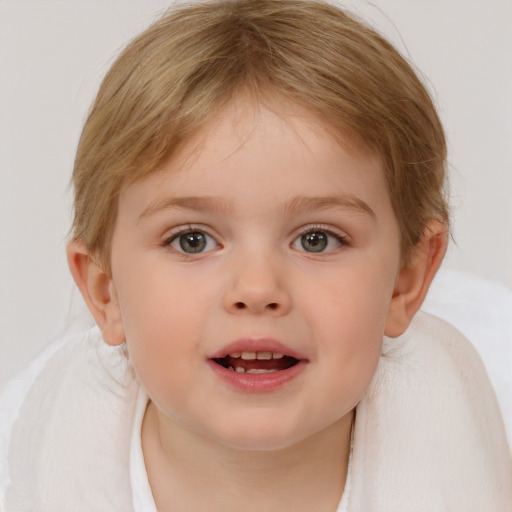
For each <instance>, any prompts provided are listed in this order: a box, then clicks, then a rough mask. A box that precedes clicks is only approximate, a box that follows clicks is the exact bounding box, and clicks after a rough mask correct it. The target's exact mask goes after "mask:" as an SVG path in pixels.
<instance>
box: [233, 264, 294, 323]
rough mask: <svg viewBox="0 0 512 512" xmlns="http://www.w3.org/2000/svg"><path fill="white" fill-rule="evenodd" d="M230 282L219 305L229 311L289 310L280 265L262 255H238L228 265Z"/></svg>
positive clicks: (275, 313)
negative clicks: (239, 256)
mask: <svg viewBox="0 0 512 512" xmlns="http://www.w3.org/2000/svg"><path fill="white" fill-rule="evenodd" d="M230 273H231V274H232V279H231V285H230V287H229V288H228V290H227V291H226V292H225V294H224V298H223V306H224V309H225V310H226V311H228V312H229V313H231V314H248V313H249V314H253V315H261V314H268V315H272V316H282V315H286V314H287V313H289V311H290V309H291V307H292V300H291V296H290V294H289V291H288V289H287V287H286V285H285V281H286V277H285V273H284V269H283V268H282V266H279V265H278V264H277V263H276V261H273V260H272V259H271V258H269V257H263V256H262V255H260V256H258V255H256V256H255V255H253V256H252V257H246V258H242V259H241V261H240V262H238V263H237V264H234V265H231V268H230Z"/></svg>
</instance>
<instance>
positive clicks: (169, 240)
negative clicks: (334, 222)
mask: <svg viewBox="0 0 512 512" xmlns="http://www.w3.org/2000/svg"><path fill="white" fill-rule="evenodd" d="M187 233H190V234H192V233H201V234H204V235H206V237H207V239H210V240H213V241H214V242H215V243H216V244H217V247H219V246H220V244H219V243H218V242H217V240H216V238H215V237H214V236H212V235H210V234H209V233H208V232H207V230H205V229H204V228H203V227H200V226H193V225H191V224H189V225H188V226H186V227H181V228H178V229H177V230H176V231H175V232H174V233H172V234H171V235H170V236H168V237H166V238H165V240H163V241H162V243H161V245H162V247H166V248H171V249H174V250H175V251H176V252H178V253H179V254H182V255H184V256H189V257H193V256H194V255H199V254H203V253H205V252H210V251H209V250H208V251H204V250H199V251H197V252H193V251H191V252H187V251H185V250H180V249H178V248H175V247H172V244H173V242H175V241H177V240H179V239H180V237H181V236H183V235H186V234H187ZM314 233H317V234H318V233H321V234H325V235H327V237H330V238H334V239H335V240H336V242H337V243H339V247H336V248H334V249H330V250H328V251H324V250H323V249H321V250H319V251H314V250H312V251H307V250H306V248H305V247H304V244H303V240H302V237H304V236H305V235H307V234H314ZM347 239H348V237H347V236H346V235H342V234H341V233H339V232H336V231H334V230H333V229H332V228H328V227H326V226H323V225H320V224H315V225H309V226H305V227H303V228H302V229H301V230H300V231H299V233H298V235H297V236H295V237H294V239H293V242H292V244H291V247H292V248H294V249H297V250H299V251H300V252H305V253H308V254H315V253H320V254H321V253H331V252H333V251H335V250H336V249H339V248H340V247H344V246H347V245H349V243H348V240H347ZM317 242H318V240H317ZM205 243H206V244H208V243H209V242H208V240H206V242H205ZM299 243H300V244H301V245H302V248H301V249H299V248H298V247H295V245H296V244H299ZM326 243H327V245H326V247H328V244H329V243H330V242H329V240H327V241H326ZM180 245H181V243H180ZM206 246H207V245H206ZM206 246H205V247H206ZM181 248H182V249H183V246H181ZM210 250H211V249H210Z"/></svg>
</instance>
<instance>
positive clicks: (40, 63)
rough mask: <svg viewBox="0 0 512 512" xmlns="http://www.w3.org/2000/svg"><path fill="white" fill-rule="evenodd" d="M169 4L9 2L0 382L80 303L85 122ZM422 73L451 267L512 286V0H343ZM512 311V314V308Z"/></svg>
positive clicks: (4, 2)
mask: <svg viewBox="0 0 512 512" xmlns="http://www.w3.org/2000/svg"><path fill="white" fill-rule="evenodd" d="M169 5H170V2H169V1H163V0H145V1H142V0H138V1H135V0H123V1H119V0H101V1H99V0H74V1H73V2H69V1H65V0H45V1H44V2H42V1H40V0H11V1H9V0H0V237H1V238H0V388H1V387H2V386H3V384H4V383H5V381H6V380H7V379H8V378H10V377H11V376H13V375H14V374H15V373H17V372H18V371H20V370H21V369H22V368H23V367H25V366H26V364H27V362H28V361H30V359H32V358H33V357H34V356H35V355H37V354H38V353H39V352H40V351H41V350H42V349H43V348H44V347H45V346H46V345H47V344H48V343H49V341H51V340H52V339H53V338H55V337H56V336H58V335H59V334H60V333H61V332H62V330H63V328H64V326H65V325H66V322H67V320H66V318H67V316H68V312H69V310H70V306H69V304H70V302H73V307H72V309H73V310H80V309H81V308H82V305H81V302H80V298H79V297H78V295H77V293H75V292H72V290H73V284H72V280H71V278H70V276H69V273H68V270H67V264H66V260H65V243H66V236H67V230H68V227H69V223H70V209H71V206H70V197H71V195H70V193H69V191H68V190H67V186H68V181H69V177H70V175H71V170H72V165H73V157H74V151H75V148H76V144H77V140H78V137H79V133H80V129H81V125H82V123H83V121H84V118H85V115H86V112H87V110H88V108H89V105H90V103H91V101H92V99H93V97H94V93H95V91H96V89H97V87H98V85H99V81H100V80H101V78H102V76H103V75H104V73H105V72H106V70H107V69H108V66H109V64H110V63H111V62H112V60H113V58H114V57H115V55H116V54H117V52H118V50H119V49H120V48H121V47H122V46H123V45H124V44H125V43H126V42H127V41H128V40H129V39H130V38H131V37H133V36H134V35H135V34H137V33H138V32H139V31H140V30H141V29H143V28H144V27H146V26H147V25H148V24H149V23H150V22H151V20H153V19H154V18H155V16H156V15H157V14H158V13H159V12H161V11H162V10H163V9H164V8H166V7H167V6H169ZM344 5H348V6H350V7H351V8H353V9H355V10H356V11H358V12H359V13H361V14H362V15H363V17H365V18H366V19H367V20H369V21H370V22H371V23H372V24H373V25H375V26H376V27H377V28H379V29H380V30H381V31H382V32H383V33H385V34H386V35H387V36H388V37H389V38H390V39H391V40H392V41H393V42H394V43H395V44H396V45H397V46H398V48H399V49H400V50H401V51H402V53H404V54H405V55H407V56H408V57H409V58H410V59H411V60H412V61H413V62H414V63H415V65H416V66H417V67H418V68H419V69H420V70H421V71H422V73H423V75H424V77H425V81H426V82H427V84H428V86H429V88H430V90H431V92H432V94H433V96H434V98H435V101H436V103H437V105H438V108H439V111H440V114H441V117H442V119H443V121H444V124H445V128H446V132H447V135H448V140H449V147H450V157H449V161H450V181H451V195H452V204H453V228H454V229H453V231H454V235H455V239H456V242H457V245H453V244H452V246H451V248H450V251H449V254H448V257H447V259H446V261H445V266H446V267H452V268H457V269H461V270H465V271H470V272H473V273H475V274H477V275H478V276H481V277H484V278H487V279H490V280H492V281H497V282H501V283H504V284H506V285H507V286H509V287H511V288H512V227H511V224H512V200H511V195H512V59H511V55H512V1H509V0H488V1H486V2H482V1H480V0H374V1H373V2H372V3H370V2H367V1H365V0H352V1H349V2H345V3H344ZM511 314H512V312H511Z"/></svg>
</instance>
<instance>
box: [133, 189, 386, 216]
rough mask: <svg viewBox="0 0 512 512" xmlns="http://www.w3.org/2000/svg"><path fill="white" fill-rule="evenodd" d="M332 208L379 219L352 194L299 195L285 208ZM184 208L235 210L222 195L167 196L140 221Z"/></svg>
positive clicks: (294, 210) (289, 212)
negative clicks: (357, 212) (164, 211)
mask: <svg viewBox="0 0 512 512" xmlns="http://www.w3.org/2000/svg"><path fill="white" fill-rule="evenodd" d="M331 208H347V209H351V210H356V211H359V212H361V213H364V214H367V215H369V216H370V217H371V218H372V219H373V220H377V215H376V214H375V212H374V211H373V210H372V208H371V207H370V205H369V204H368V203H366V202H365V201H363V200H362V199H359V198H358V197H355V196H351V195H343V196H338V195H336V196H318V197H316V196H314V197H304V196H298V197H294V198H292V199H291V200H290V201H288V202H287V203H286V204H285V205H284V208H283V213H284V214H285V215H292V214H298V213H308V212H311V211H317V210H328V209H331ZM169 209H184V210H194V211H200V212H221V213H232V212H233V211H234V207H233V204H232V203H231V201H229V200H227V199H225V198H224V197H220V196H188V197H167V198H165V199H162V200H160V201H157V202H155V203H152V204H150V205H149V206H148V207H147V208H145V209H144V211H143V212H142V213H141V214H140V215H139V221H141V220H143V219H145V218H147V217H150V216H151V215H154V214H155V213H158V212H160V211H162V210H169Z"/></svg>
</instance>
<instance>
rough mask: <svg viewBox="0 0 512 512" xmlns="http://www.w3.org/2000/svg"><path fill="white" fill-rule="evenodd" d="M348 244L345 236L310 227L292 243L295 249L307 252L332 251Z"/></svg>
mask: <svg viewBox="0 0 512 512" xmlns="http://www.w3.org/2000/svg"><path fill="white" fill-rule="evenodd" d="M343 245H346V241H345V237H343V236H342V235H339V234H337V233H333V232H332V231H328V230H325V229H310V230H308V231H305V232H304V233H302V235H300V236H299V237H298V238H297V239H296V240H295V241H294V242H293V244H292V247H293V248H294V249H298V250H299V251H306V252H330V251H334V250H335V249H338V248H339V247H341V246H343Z"/></svg>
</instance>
